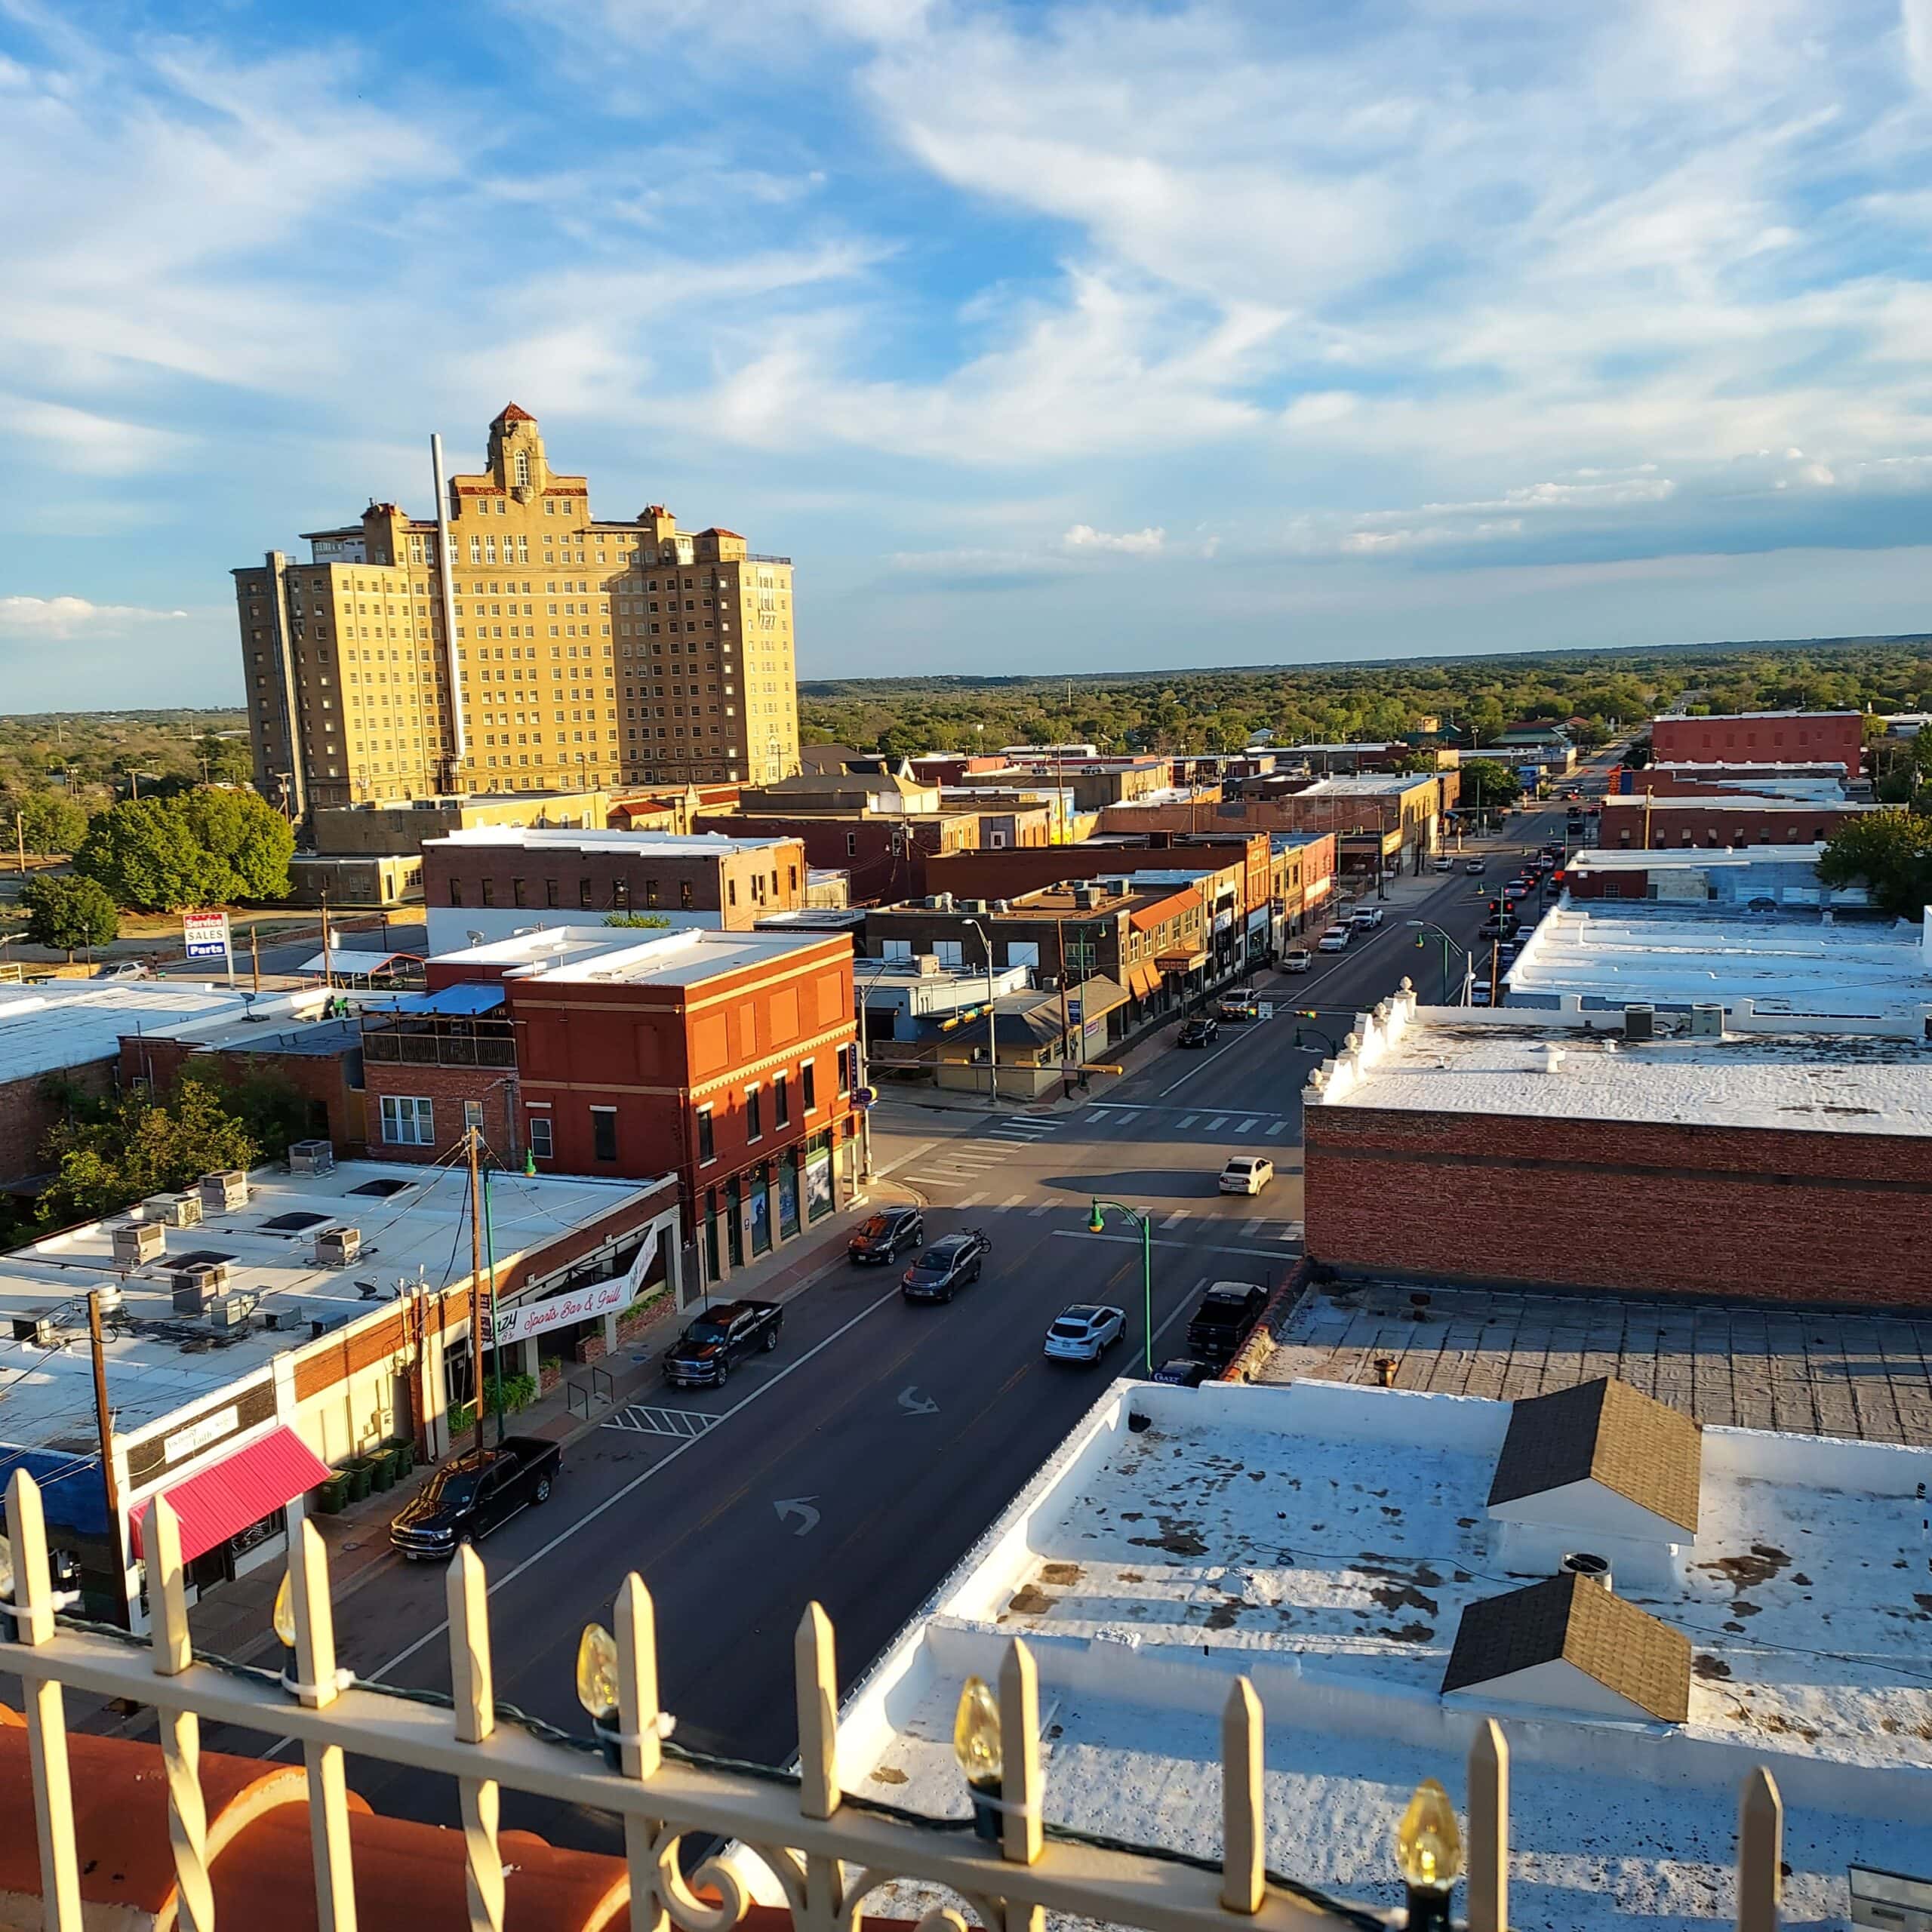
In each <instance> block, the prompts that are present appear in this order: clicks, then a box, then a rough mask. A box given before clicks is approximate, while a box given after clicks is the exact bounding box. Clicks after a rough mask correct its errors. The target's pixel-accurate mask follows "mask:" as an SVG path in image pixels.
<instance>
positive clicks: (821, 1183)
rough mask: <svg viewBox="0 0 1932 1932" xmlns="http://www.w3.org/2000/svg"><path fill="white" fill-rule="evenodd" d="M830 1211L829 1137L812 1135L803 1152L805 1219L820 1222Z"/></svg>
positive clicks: (830, 1149)
mask: <svg viewBox="0 0 1932 1932" xmlns="http://www.w3.org/2000/svg"><path fill="white" fill-rule="evenodd" d="M831 1212H832V1141H831V1137H830V1136H829V1135H828V1134H814V1135H813V1136H812V1137H811V1140H810V1141H809V1142H808V1143H807V1146H806V1150H805V1219H806V1220H808V1221H822V1220H824V1219H825V1217H826V1215H828V1214H830V1213H831Z"/></svg>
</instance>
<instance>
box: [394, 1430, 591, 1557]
mask: <svg viewBox="0 0 1932 1932" xmlns="http://www.w3.org/2000/svg"><path fill="white" fill-rule="evenodd" d="M563 1463H564V1452H563V1451H562V1450H561V1448H560V1447H558V1445H557V1444H555V1443H554V1442H546V1441H543V1440H542V1439H541V1438H540V1437H537V1436H534V1435H512V1436H509V1437H508V1438H506V1439H505V1440H504V1441H502V1442H500V1443H497V1444H494V1446H493V1447H490V1448H487V1449H483V1450H475V1449H471V1450H468V1451H465V1452H464V1454H462V1455H460V1456H453V1457H451V1459H450V1460H448V1462H447V1463H445V1464H444V1465H443V1466H442V1467H441V1469H438V1471H437V1472H436V1473H435V1475H432V1477H431V1478H429V1481H428V1482H427V1483H426V1484H424V1485H423V1487H422V1488H421V1489H420V1490H419V1491H417V1494H415V1495H414V1496H413V1497H411V1498H410V1500H408V1502H407V1503H405V1504H404V1505H403V1506H402V1507H401V1509H400V1510H398V1512H396V1515H395V1518H394V1520H393V1521H392V1522H391V1523H390V1524H389V1542H390V1543H391V1544H392V1546H394V1547H395V1549H396V1550H397V1551H398V1552H399V1553H400V1554H401V1555H403V1556H405V1557H407V1558H409V1559H411V1561H419V1562H426V1561H429V1560H431V1559H432V1558H438V1557H441V1558H448V1557H451V1556H454V1555H455V1554H456V1550H457V1545H458V1544H459V1543H478V1542H480V1541H481V1540H482V1539H483V1538H484V1537H486V1536H488V1534H490V1532H491V1531H492V1530H494V1529H495V1528H496V1527H497V1525H498V1524H500V1523H506V1522H508V1521H509V1519H510V1518H512V1516H514V1515H517V1514H518V1512H521V1511H522V1510H524V1509H528V1508H529V1506H531V1504H532V1503H547V1502H549V1500H550V1491H551V1490H552V1488H553V1487H555V1484H556V1480H557V1475H558V1471H559V1470H561V1469H562V1467H563Z"/></svg>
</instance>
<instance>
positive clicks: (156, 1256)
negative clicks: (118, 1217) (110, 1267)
mask: <svg viewBox="0 0 1932 1932" xmlns="http://www.w3.org/2000/svg"><path fill="white" fill-rule="evenodd" d="M167 1246H168V1229H167V1228H166V1227H165V1226H164V1225H163V1223H161V1222H159V1221H123V1222H122V1223H121V1225H120V1226H118V1228H116V1229H115V1230H114V1263H115V1266H116V1267H118V1268H138V1267H140V1265H141V1264H142V1263H143V1262H144V1261H158V1260H160V1258H161V1256H162V1251H164V1250H165V1248H166V1247H167Z"/></svg>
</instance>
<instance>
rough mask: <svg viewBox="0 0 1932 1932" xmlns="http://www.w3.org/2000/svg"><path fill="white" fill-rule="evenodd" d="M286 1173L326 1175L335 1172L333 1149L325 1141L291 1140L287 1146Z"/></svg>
mask: <svg viewBox="0 0 1932 1932" xmlns="http://www.w3.org/2000/svg"><path fill="white" fill-rule="evenodd" d="M288 1171H289V1172H290V1173H291V1174H333V1173H334V1171H335V1148H334V1146H333V1144H332V1143H330V1142H328V1141H327V1140H292V1141H291V1142H290V1143H289V1145H288Z"/></svg>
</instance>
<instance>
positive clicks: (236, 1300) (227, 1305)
mask: <svg viewBox="0 0 1932 1932" xmlns="http://www.w3.org/2000/svg"><path fill="white" fill-rule="evenodd" d="M261 1299H262V1298H261V1297H260V1295H258V1294H255V1293H254V1291H252V1290H251V1289H247V1288H244V1289H241V1290H239V1291H237V1292H236V1293H235V1294H232V1295H223V1296H221V1297H220V1298H219V1299H218V1300H216V1302H215V1303H214V1305H213V1306H211V1308H210V1309H209V1310H208V1318H209V1321H210V1322H211V1324H212V1325H213V1327H214V1328H215V1330H216V1331H217V1332H218V1333H219V1334H224V1335H232V1334H235V1333H236V1332H238V1331H239V1330H241V1329H243V1328H245V1327H248V1318H249V1317H250V1316H251V1315H253V1314H254V1312H255V1310H256V1309H257V1308H258V1307H259V1306H260V1305H261Z"/></svg>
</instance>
